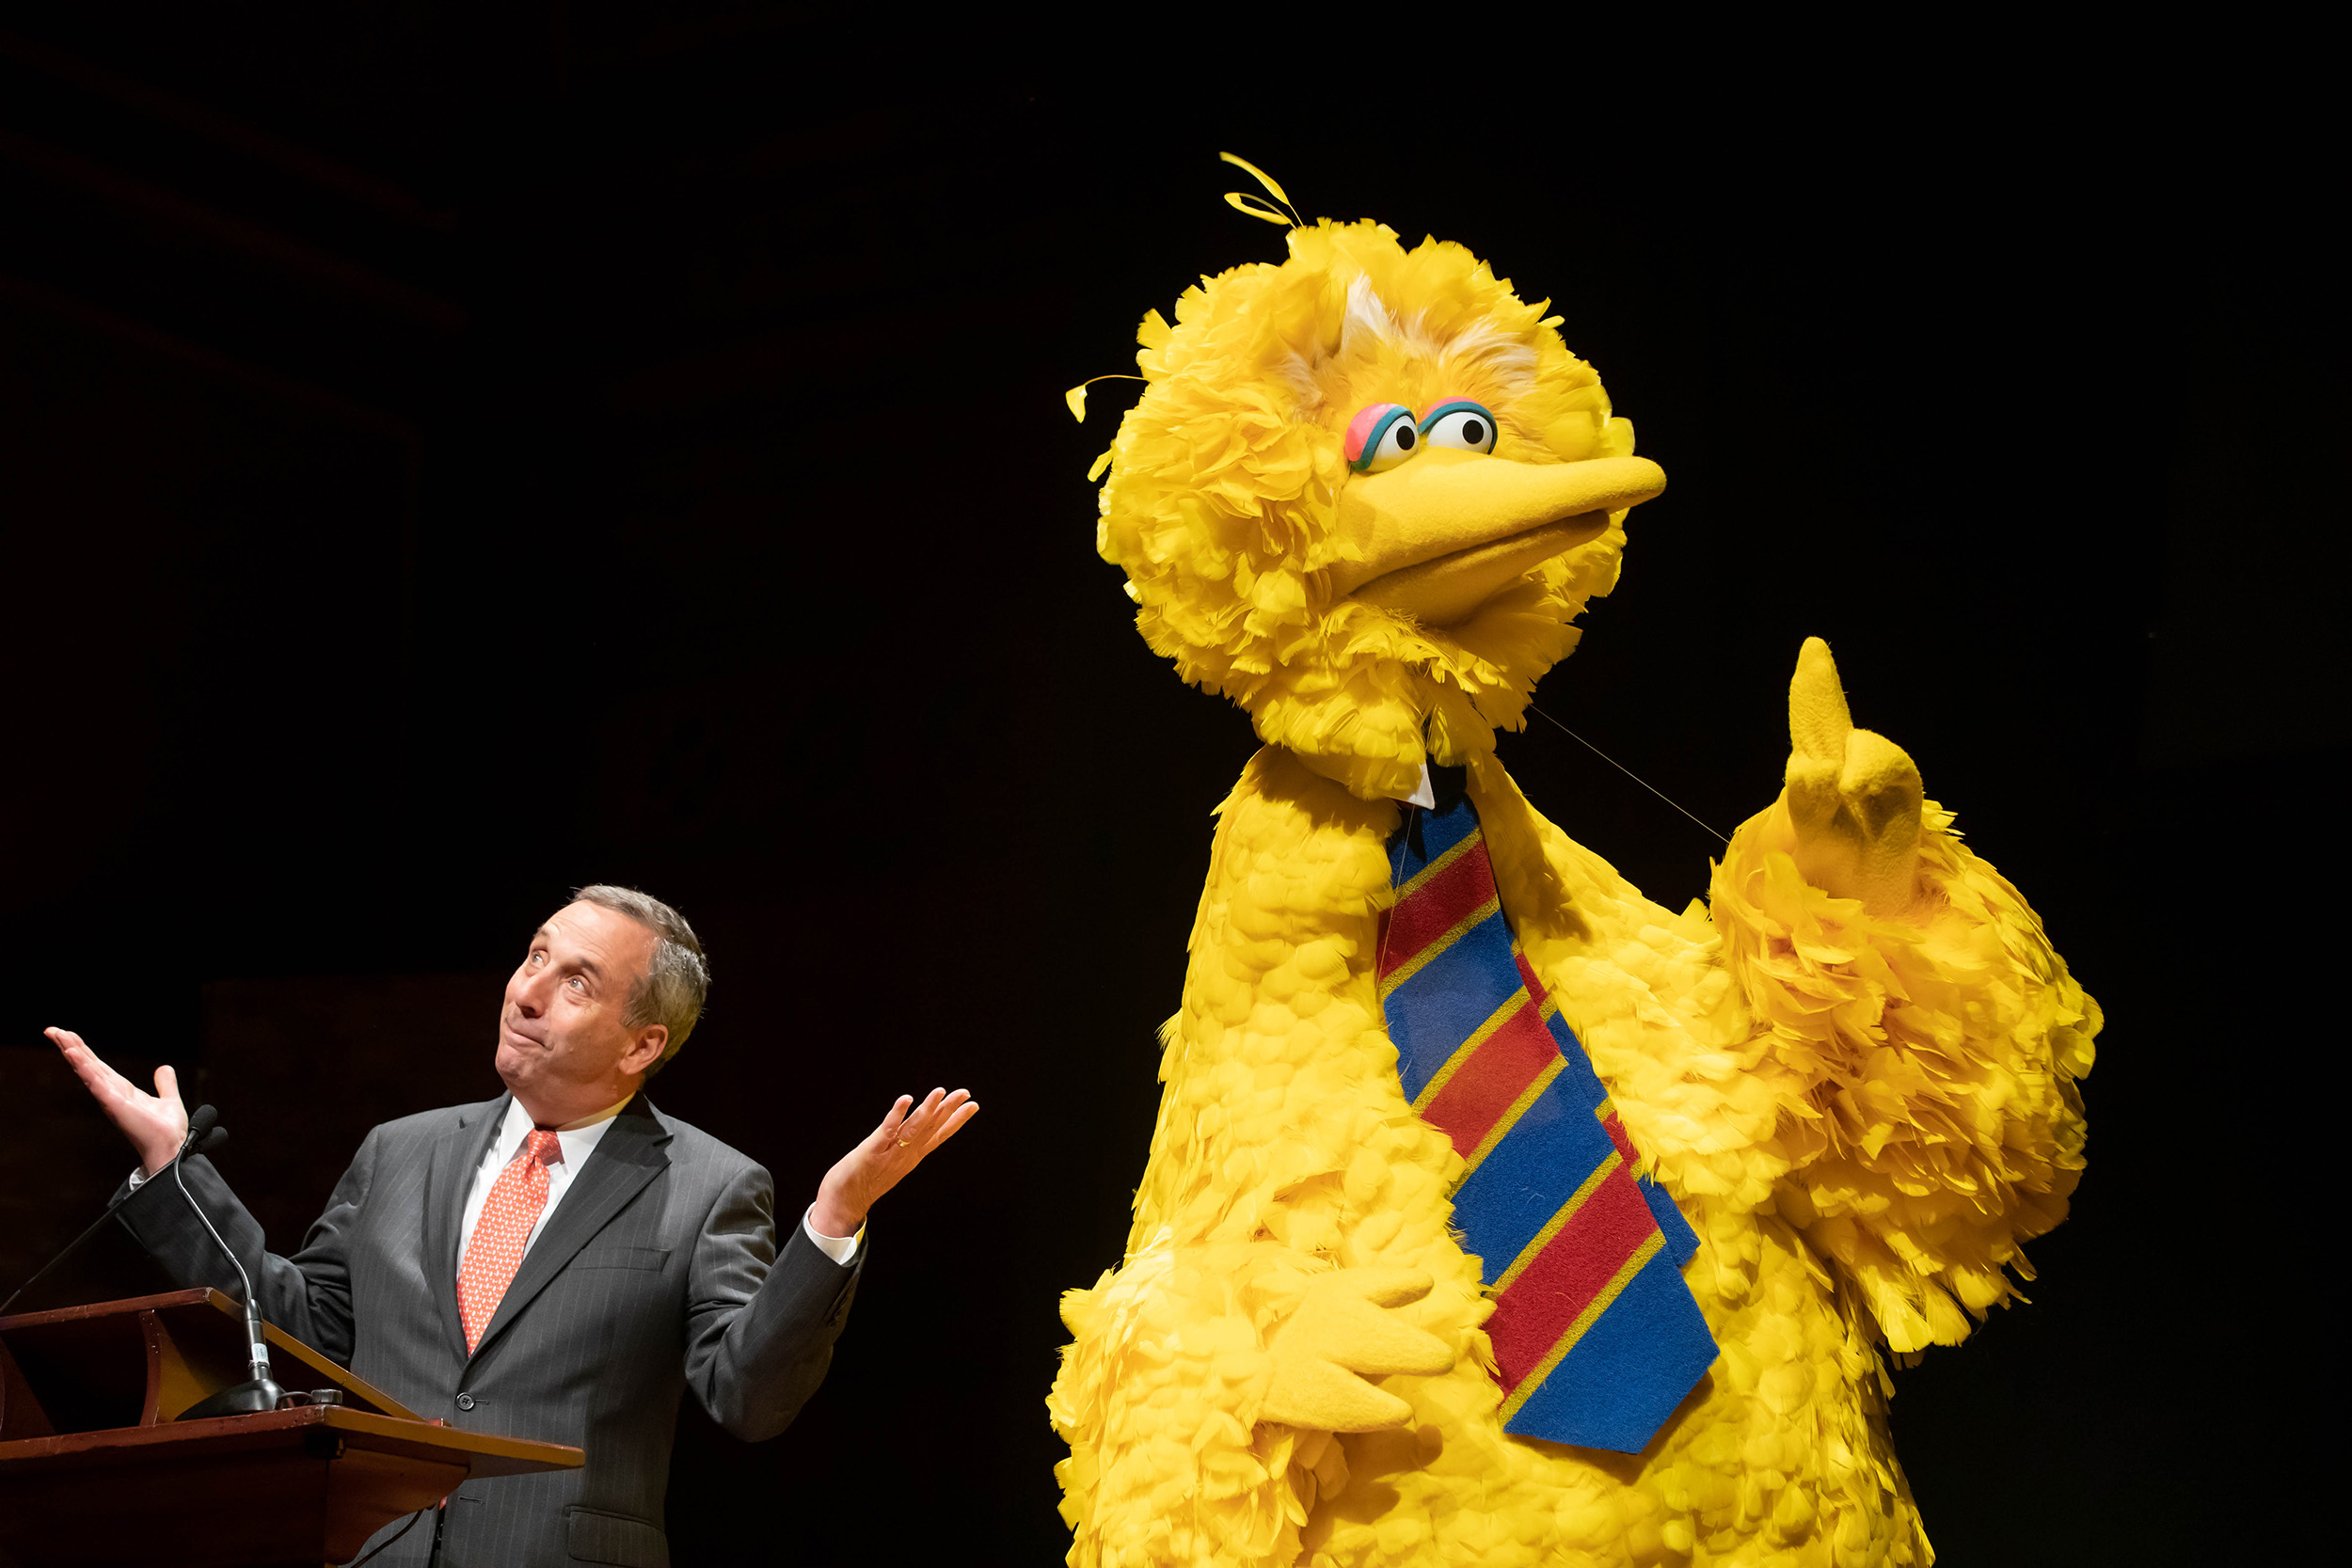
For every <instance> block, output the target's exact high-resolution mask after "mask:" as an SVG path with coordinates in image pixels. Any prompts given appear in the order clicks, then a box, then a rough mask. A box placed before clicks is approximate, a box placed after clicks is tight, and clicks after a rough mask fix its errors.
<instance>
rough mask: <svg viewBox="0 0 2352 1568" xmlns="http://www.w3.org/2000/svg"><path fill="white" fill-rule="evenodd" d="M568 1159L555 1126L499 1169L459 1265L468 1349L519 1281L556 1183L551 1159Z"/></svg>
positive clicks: (459, 1311) (475, 1344)
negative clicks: (550, 1170)
mask: <svg viewBox="0 0 2352 1568" xmlns="http://www.w3.org/2000/svg"><path fill="white" fill-rule="evenodd" d="M563 1162H564V1144H563V1140H562V1139H560V1138H558V1137H557V1136H556V1135H555V1134H554V1133H552V1132H539V1131H535V1130H534V1131H533V1132H532V1133H531V1135H530V1136H529V1137H527V1138H525V1139H524V1140H523V1147H522V1148H521V1150H520V1151H519V1152H518V1153H516V1156H515V1158H514V1159H512V1160H510V1161H508V1162H507V1164H506V1168H505V1169H504V1170H502V1171H500V1172H499V1177H498V1180H496V1181H494V1182H492V1183H491V1184H490V1196H488V1197H487V1198H485V1199H484V1200H483V1204H482V1214H481V1217H480V1218H478V1219H476V1220H475V1221H474V1226H473V1240H472V1241H471V1242H469V1243H467V1246H466V1259H465V1261H464V1262H462V1263H460V1264H459V1265H458V1268H457V1316H458V1320H459V1321H460V1322H461V1323H463V1324H464V1325H465V1329H466V1354H468V1355H471V1354H473V1353H474V1352H475V1351H477V1350H479V1349H481V1348H482V1331H483V1330H484V1329H485V1328H487V1327H489V1326H490V1320H491V1319H492V1318H494V1317H496V1316H497V1315H498V1309H499V1303H500V1302H501V1301H504V1300H505V1299H506V1288H507V1287H508V1286H509V1285H512V1284H514V1283H515V1274H516V1271H517V1270H518V1269H520V1268H521V1267H522V1266H523V1254H524V1252H526V1251H527V1250H529V1248H530V1244H531V1229H532V1227H533V1226H535V1225H537V1224H538V1223H539V1214H540V1212H541V1211H542V1210H544V1209H546V1208H547V1206H548V1188H549V1187H550V1186H552V1185H553V1181H552V1179H551V1178H550V1177H549V1176H548V1166H549V1165H556V1164H563Z"/></svg>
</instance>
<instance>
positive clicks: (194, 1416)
mask: <svg viewBox="0 0 2352 1568" xmlns="http://www.w3.org/2000/svg"><path fill="white" fill-rule="evenodd" d="M219 1121H220V1113H219V1112H218V1111H215V1110H214V1109H213V1108H212V1107H211V1106H210V1105H199V1106H198V1107H197V1108H196V1114H195V1115H194V1116H192V1117H188V1132H187V1136H186V1137H184V1138H183V1139H181V1140H180V1150H179V1152H178V1153H176V1154H174V1155H173V1156H172V1157H171V1162H170V1169H171V1180H172V1181H173V1183H174V1184H175V1185H177V1186H178V1187H179V1189H180V1196H182V1197H183V1198H184V1199H186V1200H187V1205H188V1208H189V1210H190V1211H191V1212H194V1214H195V1215H196V1217H197V1218H198V1219H199V1220H201V1221H202V1222H203V1224H204V1229H205V1232H206V1234H208V1235H210V1236H211V1237H212V1238H213V1244H214V1245H215V1246H217V1247H218V1248H220V1250H221V1256H223V1257H225V1258H227V1259H229V1266H230V1268H232V1269H234V1270H236V1271H237V1278H238V1280H239V1282H240V1283H242V1284H243V1285H244V1286H245V1340H246V1372H248V1373H249V1374H250V1375H249V1376H248V1377H247V1378H246V1381H245V1382H243V1383H239V1384H235V1385H232V1386H230V1387H227V1388H223V1389H222V1390H220V1392H218V1393H216V1394H214V1395H213V1396H211V1397H210V1398H208V1399H205V1400H202V1401H200V1402H198V1403H196V1404H193V1405H191V1406H189V1407H188V1408H187V1409H185V1410H183V1411H182V1412H181V1413H180V1416H179V1419H181V1420H183V1421H200V1420H204V1419H206V1418H209V1417H214V1416H245V1415H251V1414H253V1413H254V1412H257V1411H262V1410H275V1409H277V1408H278V1402H279V1401H280V1400H282V1399H284V1398H285V1397H286V1391H285V1390H284V1389H283V1388H280V1387H279V1386H278V1384H277V1382H276V1380H274V1379H273V1378H272V1377H271V1376H270V1364H269V1340H268V1338H267V1336H265V1335H263V1334H262V1304H261V1301H260V1299H259V1298H258V1297H256V1296H255V1295H254V1293H253V1276H252V1275H249V1274H247V1273H246V1272H245V1263H244V1261H243V1260H242V1259H239V1258H238V1257H237V1255H236V1253H235V1252H234V1251H233V1250H231V1249H230V1245H229V1243H227V1242H225V1241H222V1240H221V1236H220V1232H219V1230H218V1229H216V1228H215V1227H214V1225H213V1219H212V1216H211V1215H210V1214H207V1213H206V1212H204V1209H203V1206H202V1205H201V1204H199V1203H198V1202H197V1201H196V1195H195V1194H193V1193H191V1192H189V1191H188V1180H187V1178H186V1177H185V1176H184V1175H183V1174H182V1173H181V1165H182V1164H183V1162H184V1161H185V1160H186V1159H187V1157H188V1156H189V1155H191V1154H195V1153H199V1152H202V1151H204V1150H208V1149H215V1148H219V1147H220V1146H221V1145H222V1144H224V1143H226V1142H228V1141H229V1130H228V1129H227V1128H225V1127H222V1126H220V1125H219ZM163 1174H164V1173H163V1172H162V1171H157V1172H156V1173H155V1174H154V1176H153V1177H151V1178H150V1180H162V1179H163ZM145 1184H146V1183H144V1182H142V1183H141V1185H142V1186H144V1185H145ZM129 1200H130V1199H129V1195H128V1194H125V1195H124V1196H123V1197H122V1199H120V1200H119V1201H117V1202H114V1203H109V1204H108V1205H106V1212H104V1213H103V1214H101V1215H99V1216H98V1218H97V1219H95V1220H93V1221H91V1222H90V1227H89V1228H88V1229H87V1230H85V1231H83V1232H82V1233H81V1234H80V1235H79V1236H76V1237H74V1238H73V1240H72V1241H71V1242H69V1243H66V1247H65V1250H64V1251H63V1252H60V1253H58V1254H57V1255H56V1257H55V1258H52V1259H49V1261H48V1262H46V1263H43V1264H42V1265H41V1266H40V1273H39V1274H36V1275H33V1277H32V1278H30V1279H28V1280H26V1281H25V1282H24V1284H22V1285H19V1286H18V1287H17V1288H16V1289H15V1290H14V1291H10V1292H9V1293H8V1300H7V1301H0V1313H4V1312H6V1311H7V1310H8V1308H9V1307H12V1306H14V1305H15V1304H16V1298H17V1297H18V1296H21V1295H23V1294H24V1292H25V1291H29V1290H31V1289H32V1288H33V1287H34V1286H36V1285H38V1284H40V1282H41V1281H42V1280H43V1279H44V1278H46V1277H48V1275H49V1271H50V1270H52V1269H54V1268H56V1266H57V1265H58V1264H59V1263H62V1262H64V1261H65V1260H66V1259H68V1258H71V1257H72V1255H73V1253H74V1250H75V1249H76V1248H78V1247H80V1246H81V1244H82V1243H84V1242H87V1241H88V1240H89V1239H90V1238H91V1237H92V1236H95V1235H97V1234H98V1229H99V1227H101V1226H103V1225H104V1224H105V1223H106V1222H107V1221H108V1220H110V1219H112V1218H114V1214H115V1211H116V1210H118V1209H119V1208H121V1207H122V1205H123V1203H125V1202H128V1201H129Z"/></svg>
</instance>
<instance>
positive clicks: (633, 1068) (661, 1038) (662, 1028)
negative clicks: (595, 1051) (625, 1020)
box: [620, 1023, 670, 1078]
mask: <svg viewBox="0 0 2352 1568" xmlns="http://www.w3.org/2000/svg"><path fill="white" fill-rule="evenodd" d="M669 1048H670V1026H669V1025H668V1024H666V1023H648V1024H646V1025H645V1027H644V1028H643V1029H641V1030H639V1031H638V1033H637V1038H636V1040H635V1041H634V1042H633V1043H632V1044H631V1045H630V1046H629V1048H628V1050H627V1051H624V1052H623V1053H621V1060H620V1069H621V1073H622V1076H624V1077H628V1078H642V1077H643V1076H644V1073H645V1070H646V1069H648V1068H650V1067H652V1066H653V1065H654V1063H656V1062H658V1061H660V1060H661V1053H663V1052H664V1051H667V1050H668V1049H669Z"/></svg>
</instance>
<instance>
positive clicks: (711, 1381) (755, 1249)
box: [686, 1165, 866, 1442]
mask: <svg viewBox="0 0 2352 1568" xmlns="http://www.w3.org/2000/svg"><path fill="white" fill-rule="evenodd" d="M865 1263H866V1248H865V1245H864V1243H860V1244H859V1246H858V1250H857V1253H856V1255H855V1256H854V1257H852V1258H851V1259H850V1261H849V1262H847V1263H836V1262H834V1260H833V1259H830V1258H828V1257H826V1256H825V1255H824V1253H823V1252H822V1251H820V1250H818V1246H817V1243H814V1242H812V1241H810V1240H809V1239H808V1236H807V1234H806V1233H805V1231H804V1230H803V1227H801V1226H800V1225H798V1224H795V1225H793V1226H792V1227H791V1228H790V1231H789V1232H788V1234H787V1239H786V1241H785V1243H784V1247H783V1250H782V1251H781V1252H778V1250H777V1248H776V1224H775V1188H774V1184H773V1183H772V1182H771V1180H770V1179H769V1176H768V1173H767V1172H766V1171H764V1170H762V1169H760V1168H759V1167H758V1166H756V1165H749V1166H746V1167H745V1168H744V1170H743V1171H742V1172H741V1173H740V1174H739V1175H738V1176H737V1177H736V1178H735V1179H734V1180H731V1181H729V1182H728V1183H727V1185H726V1188H725V1189H724V1190H723V1192H722V1193H721V1194H720V1195H719V1197H718V1200H717V1201H716V1202H715V1203H713V1204H712V1205H711V1209H710V1213H709V1216H708V1217H707V1219H706V1220H705V1221H704V1223H703V1231H702V1236H701V1239H700V1240H699V1241H698V1242H697V1243H696V1244H695V1248H694V1262H693V1268H692V1272H691V1275H689V1277H688V1280H687V1291H688V1298H689V1299H688V1302H687V1319H686V1380H687V1382H688V1383H689V1384H691V1386H692V1387H693V1390H694V1397H695V1398H696V1399H698V1400H700V1401H701V1402H702V1405H703V1408H704V1409H705V1410H707V1411H708V1412H709V1413H710V1418H711V1419H712V1420H714V1421H717V1422H718V1423H719V1424H720V1425H721V1426H723V1427H724V1428H725V1429H726V1430H727V1431H728V1432H730V1433H734V1434H735V1435H736V1436H738V1437H740V1438H743V1439H744V1440H746V1441H748V1442H758V1441H760V1440H762V1439H764V1438H769V1437H773V1436H775V1435H776V1434H777V1433H780V1432H782V1431H783V1430H784V1429H785V1428H786V1427H788V1426H790V1425H791V1424H792V1418H794V1417H795V1416H798V1415H799V1414H800V1413H801V1406H803V1404H806V1403H807V1402H808V1399H809V1396H810V1395H811V1394H814V1393H815V1392H816V1391H817V1387H818V1385H819V1384H821V1383H823V1382H824V1381H825V1370H826V1369H827V1368H828V1367H830V1366H831V1365H832V1364H833V1344H834V1340H835V1339H836V1338H839V1337H840V1334H841V1325H842V1323H844V1322H845V1321H846V1320H847V1319H848V1317H849V1312H850V1298H851V1297H852V1296H854V1295H855V1294H856V1293H857V1280H858V1274H859V1271H860V1270H862V1269H863V1268H864V1267H865Z"/></svg>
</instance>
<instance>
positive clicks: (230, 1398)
mask: <svg viewBox="0 0 2352 1568" xmlns="http://www.w3.org/2000/svg"><path fill="white" fill-rule="evenodd" d="M219 1122H220V1113H219V1112H217V1111H215V1110H214V1109H213V1108H212V1107H211V1106H210V1105H199V1106H198V1107H197V1108H196V1114H195V1115H194V1116H192V1117H189V1118H188V1135H187V1137H186V1138H184V1139H183V1140H182V1142H181V1145H180V1152H179V1153H178V1154H176V1155H174V1156H173V1157H172V1161H171V1179H172V1180H173V1181H174V1182H175V1183H177V1184H178V1186H179V1188H180V1196H182V1197H183V1198H185V1199H186V1200H187V1205H188V1212H190V1213H193V1214H194V1215H195V1216H196V1217H197V1218H198V1219H199V1220H200V1221H202V1222H203V1226H204V1230H205V1233H206V1234H207V1235H209V1236H211V1237H212V1239H213V1244H214V1245H215V1246H217V1247H218V1248H220V1252H221V1256H222V1257H224V1258H226V1259H229V1266H230V1268H232V1269H235V1270H236V1271H237V1279H238V1281H239V1282H240V1283H241V1284H243V1285H244V1286H245V1339H246V1371H247V1372H249V1373H250V1374H252V1375H251V1376H249V1377H247V1378H246V1381H245V1382H243V1383H238V1384H232V1385H230V1386H229V1387H226V1388H223V1389H221V1390H220V1391H219V1392H218V1393H216V1394H214V1395H212V1396H211V1397H209V1398H207V1399H203V1400H199V1402H196V1403H195V1404H192V1405H190V1406H188V1408H187V1409H185V1410H183V1411H182V1412H180V1414H179V1415H178V1416H177V1417H176V1418H175V1419H177V1420H183V1421H202V1420H209V1419H210V1418H213V1417H215V1416H247V1415H252V1414H254V1413H256V1412H258V1411H262V1410H275V1409H277V1408H278V1402H279V1401H280V1400H283V1399H284V1398H285V1397H286V1391H285V1390H284V1389H283V1388H280V1387H279V1386H278V1384H277V1381H276V1380H275V1379H274V1378H272V1377H271V1376H270V1365H269V1339H268V1337H267V1336H266V1335H264V1334H263V1333H262V1303H261V1298H260V1297H258V1296H256V1295H255V1294H254V1293H253V1276H252V1275H249V1274H247V1273H246V1272H245V1263H244V1260H243V1259H240V1258H238V1256H237V1255H236V1252H235V1251H234V1250H233V1249H232V1248H231V1247H230V1245H229V1243H227V1242H224V1241H222V1240H221V1237H220V1232H219V1230H217V1229H216V1228H215V1227H214V1225H213V1218H212V1216H211V1215H210V1214H207V1213H206V1212H204V1206H203V1205H202V1204H200V1203H199V1202H197V1201H196V1195H195V1194H194V1193H191V1192H189V1191H188V1181H187V1178H186V1177H185V1176H184V1175H183V1174H182V1172H181V1168H180V1167H181V1162H183V1161H184V1160H185V1159H186V1158H187V1157H188V1156H189V1155H190V1154H192V1153H194V1152H196V1151H197V1150H199V1149H200V1148H202V1149H212V1148H219V1147H220V1146H221V1145H222V1144H224V1143H227V1142H228V1141H229V1130H228V1129H227V1128H225V1127H222V1126H220V1125H219ZM158 1174H159V1175H160V1174H161V1173H160V1172H159V1173H158Z"/></svg>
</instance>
